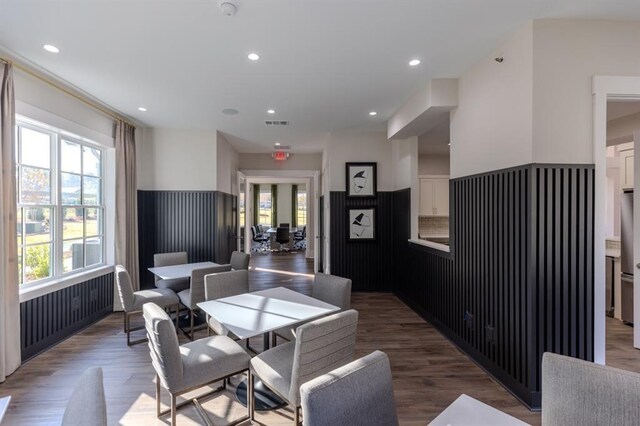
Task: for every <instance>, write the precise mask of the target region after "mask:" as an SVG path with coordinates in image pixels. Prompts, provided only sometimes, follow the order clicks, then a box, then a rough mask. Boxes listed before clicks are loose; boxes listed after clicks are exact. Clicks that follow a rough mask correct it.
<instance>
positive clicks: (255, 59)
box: [247, 52, 260, 61]
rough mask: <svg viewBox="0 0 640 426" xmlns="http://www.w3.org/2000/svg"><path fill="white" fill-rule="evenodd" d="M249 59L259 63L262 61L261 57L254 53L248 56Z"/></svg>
mask: <svg viewBox="0 0 640 426" xmlns="http://www.w3.org/2000/svg"><path fill="white" fill-rule="evenodd" d="M247 58H249V60H250V61H257V60H258V59H260V55H258V54H257V53H253V52H252V53H249V54H248V55H247Z"/></svg>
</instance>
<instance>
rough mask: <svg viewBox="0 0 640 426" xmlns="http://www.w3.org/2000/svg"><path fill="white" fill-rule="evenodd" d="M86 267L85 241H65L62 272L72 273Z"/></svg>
mask: <svg viewBox="0 0 640 426" xmlns="http://www.w3.org/2000/svg"><path fill="white" fill-rule="evenodd" d="M83 267H84V243H83V240H71V241H65V242H64V243H63V244H62V272H63V273H67V272H71V271H73V270H74V269H80V268H83Z"/></svg>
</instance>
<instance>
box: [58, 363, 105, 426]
mask: <svg viewBox="0 0 640 426" xmlns="http://www.w3.org/2000/svg"><path fill="white" fill-rule="evenodd" d="M62 426H107V404H106V402H105V398H104V386H103V384H102V368H100V367H91V368H89V369H87V370H86V371H85V372H84V373H82V375H81V376H80V380H78V383H77V384H76V387H75V389H74V390H73V393H72V394H71V397H70V398H69V402H68V403H67V408H66V409H65V410H64V415H63V417H62Z"/></svg>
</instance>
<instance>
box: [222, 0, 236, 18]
mask: <svg viewBox="0 0 640 426" xmlns="http://www.w3.org/2000/svg"><path fill="white" fill-rule="evenodd" d="M237 10H238V8H237V7H236V5H235V4H233V3H231V2H228V1H224V0H223V1H221V2H220V12H222V14H223V15H224V16H233V15H235V14H236V12H237Z"/></svg>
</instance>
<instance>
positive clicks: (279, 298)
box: [198, 287, 340, 410]
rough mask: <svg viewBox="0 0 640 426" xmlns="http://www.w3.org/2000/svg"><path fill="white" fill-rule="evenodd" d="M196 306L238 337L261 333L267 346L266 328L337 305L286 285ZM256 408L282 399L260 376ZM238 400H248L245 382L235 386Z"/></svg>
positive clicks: (329, 310) (292, 322)
mask: <svg viewBox="0 0 640 426" xmlns="http://www.w3.org/2000/svg"><path fill="white" fill-rule="evenodd" d="M198 307H199V308H200V309H202V310H203V311H204V312H205V313H207V315H209V316H211V317H212V318H214V319H215V320H216V321H217V322H218V323H220V324H221V325H222V327H223V328H224V330H225V331H227V332H232V333H233V334H235V335H236V336H238V337H239V338H240V339H241V340H244V339H248V338H250V337H255V336H259V335H261V334H262V335H263V342H264V343H263V345H264V350H266V349H268V348H269V332H271V331H274V330H278V329H280V328H283V327H288V326H293V325H295V324H298V323H300V322H302V321H309V320H313V319H316V318H320V317H323V316H325V315H328V314H331V313H334V312H337V311H339V310H340V308H339V307H337V306H334V305H330V304H329V303H325V302H323V301H321V300H318V299H314V298H313V297H309V296H305V295H304V294H302V293H298V292H297V291H293V290H289V289H288V288H285V287H276V288H270V289H267V290H260V291H256V292H253V293H244V294H240V295H237V296H231V297H225V298H222V299H216V300H208V301H206V302H200V303H198ZM254 394H255V396H256V410H271V409H274V408H278V407H281V406H283V405H284V404H285V403H284V401H282V399H280V398H279V397H278V396H277V395H276V394H274V393H273V392H272V391H271V390H270V389H269V388H267V387H266V386H264V385H263V384H262V382H261V381H260V380H257V381H256V382H255V387H254ZM236 396H237V398H238V401H240V403H242V404H244V405H246V404H247V385H246V381H243V382H242V383H240V384H239V385H238V387H237V388H236Z"/></svg>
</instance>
